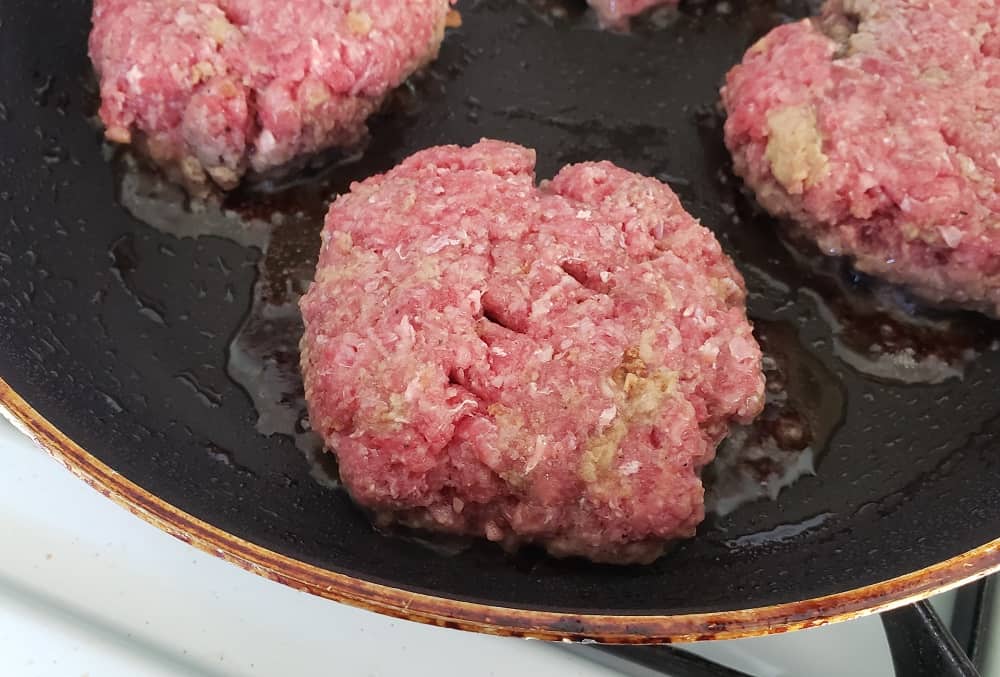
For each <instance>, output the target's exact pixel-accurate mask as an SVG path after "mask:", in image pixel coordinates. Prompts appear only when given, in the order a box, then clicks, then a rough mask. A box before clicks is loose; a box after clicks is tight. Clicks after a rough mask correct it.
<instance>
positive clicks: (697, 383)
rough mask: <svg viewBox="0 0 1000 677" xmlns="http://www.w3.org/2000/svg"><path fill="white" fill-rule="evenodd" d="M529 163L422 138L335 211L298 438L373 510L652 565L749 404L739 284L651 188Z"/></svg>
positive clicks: (654, 185)
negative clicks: (543, 179)
mask: <svg viewBox="0 0 1000 677" xmlns="http://www.w3.org/2000/svg"><path fill="white" fill-rule="evenodd" d="M534 164H535V157H534V152H533V151H531V150H528V149H526V148H522V147H520V146H516V145H513V144H509V143H502V142H499V141H482V142H480V143H478V144H476V145H475V146H472V147H471V148H459V147H456V146H443V147H438V148H431V149H429V150H425V151H422V152H420V153H417V154H416V155H414V156H412V157H410V158H409V159H408V160H406V161H404V162H403V163H402V164H400V165H399V166H398V167H396V168H395V169H393V170H392V171H390V172H388V173H387V174H385V175H382V176H376V177H373V178H370V179H368V180H366V181H364V182H362V183H358V184H355V185H354V186H352V188H351V192H350V193H348V194H346V195H343V196H341V197H340V198H338V199H337V201H336V202H335V203H334V204H333V206H332V207H331V208H330V212H329V214H328V216H327V219H326V226H325V229H324V231H323V249H322V252H321V254H320V260H319V266H318V269H317V272H316V280H315V283H314V284H313V286H312V287H311V289H310V290H309V292H308V293H307V294H306V296H305V297H304V298H303V300H302V304H301V305H302V314H303V317H304V319H305V326H306V331H305V336H304V338H303V339H302V372H303V375H304V377H305V386H306V399H307V401H308V403H309V411H310V419H311V422H312V426H313V428H314V429H315V430H316V431H318V432H319V433H320V434H321V435H322V436H323V438H324V440H325V441H326V442H327V444H328V446H329V448H331V449H332V450H333V451H334V452H335V453H336V454H337V457H338V459H339V462H340V473H341V477H342V479H343V482H344V485H345V486H346V487H347V489H348V491H350V493H351V495H352V496H353V497H354V499H355V500H356V501H357V502H358V503H359V504H361V505H362V506H364V507H366V508H369V509H371V510H372V511H374V513H375V515H376V516H377V518H378V519H379V520H382V521H399V522H402V523H404V524H408V525H411V526H417V527H424V528H429V529H435V530H441V531H446V532H453V533H461V534H473V535H480V536H485V537H486V538H488V539H490V540H492V541H499V542H502V543H503V544H505V545H507V546H516V545H518V544H521V543H525V542H532V543H539V544H541V545H543V546H544V547H546V548H547V549H548V550H549V551H550V552H552V553H553V554H556V555H583V556H585V557H590V558H591V559H594V560H599V561H608V562H644V561H649V560H651V559H653V558H655V557H656V556H657V555H658V554H659V553H660V552H661V551H662V548H663V543H664V541H665V540H668V539H673V538H679V537H687V536H691V535H692V534H693V533H694V531H695V527H696V526H697V524H698V523H699V522H700V521H701V520H702V518H703V516H704V510H703V505H702V486H701V482H700V480H699V470H700V469H701V467H702V466H703V465H705V464H706V463H708V462H709V461H710V460H712V458H713V456H714V453H715V446H716V444H717V443H718V442H719V440H720V439H721V438H722V437H723V436H724V435H725V434H726V431H727V426H728V424H729V422H730V421H731V420H736V421H741V422H745V421H749V420H750V419H752V418H753V417H754V416H755V415H756V414H757V413H758V412H759V410H760V408H761V404H762V392H763V376H762V372H761V354H760V349H759V348H758V346H757V343H756V342H755V341H754V338H753V336H752V334H751V327H750V324H749V323H748V322H747V318H746V313H745V308H744V287H743V281H742V278H741V277H740V275H739V273H738V272H737V271H736V269H735V268H734V267H733V265H732V263H731V262H730V260H729V259H728V258H727V257H726V255H725V254H724V253H723V252H722V250H721V249H720V248H719V244H718V242H716V240H715V238H714V237H713V236H712V234H711V233H710V232H709V231H708V230H706V229H705V228H703V227H702V226H700V225H699V224H698V223H697V221H695V220H694V219H693V218H692V217H691V216H689V215H688V214H687V213H686V212H685V211H684V209H683V208H682V207H681V204H680V202H679V201H678V199H677V196H676V195H674V193H673V192H672V191H671V190H670V188H668V187H667V186H665V185H664V184H662V183H660V182H658V181H656V180H654V179H650V178H645V177H642V176H639V175H636V174H633V173H630V172H627V171H625V170H623V169H619V168H618V167H615V166H614V165H612V164H609V163H607V162H600V163H585V164H579V165H573V166H569V167H566V168H565V169H563V170H562V171H561V172H560V173H559V175H558V176H556V178H555V179H553V180H552V181H551V182H547V183H544V184H542V186H540V187H536V186H535V184H534V174H533V172H534Z"/></svg>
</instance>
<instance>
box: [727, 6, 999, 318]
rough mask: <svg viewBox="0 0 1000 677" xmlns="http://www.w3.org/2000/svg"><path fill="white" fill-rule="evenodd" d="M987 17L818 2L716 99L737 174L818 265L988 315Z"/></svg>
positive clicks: (992, 153) (995, 145) (990, 107)
mask: <svg viewBox="0 0 1000 677" xmlns="http://www.w3.org/2000/svg"><path fill="white" fill-rule="evenodd" d="M998 86H1000V4H998V3H996V2H993V1H992V0H989V1H987V0H954V1H952V2H912V1H909V0H828V2H827V3H826V4H825V5H824V7H823V9H822V13H821V15H820V16H819V17H816V18H814V19H812V20H806V21H800V22H798V23H793V24H788V25H784V26H780V27H778V28H776V29H774V30H773V31H771V32H770V33H769V34H768V35H766V36H765V37H764V38H763V39H761V40H760V41H759V42H758V43H757V44H756V45H754V46H753V47H751V48H750V50H749V51H748V52H747V53H746V55H745V57H744V59H743V62H742V63H741V64H740V65H738V66H736V67H735V68H733V69H732V70H731V71H730V73H729V75H728V76H727V79H726V85H725V87H724V88H723V90H722V101H723V104H724V106H725V108H726V111H727V113H728V119H727V121H726V126H725V137H726V145H727V146H728V147H729V149H730V151H731V152H732V155H733V161H734V167H735V169H736V172H737V173H738V174H739V175H741V176H742V177H743V179H744V180H745V181H746V183H747V185H749V186H750V187H751V188H752V189H753V190H754V191H755V192H756V194H757V199H758V201H759V202H760V203H761V204H762V205H763V206H764V207H765V208H766V209H767V210H769V211H770V212H772V213H774V214H776V215H778V216H782V217H790V218H791V219H793V220H794V221H796V222H797V223H798V224H799V226H800V230H801V232H802V233H804V234H805V235H807V236H808V237H810V238H812V239H813V240H815V241H816V242H817V243H818V244H819V246H820V247H821V248H822V249H823V250H824V251H825V252H827V253H830V254H842V255H846V256H849V257H851V258H853V259H854V260H855V263H856V265H857V267H858V268H859V269H861V270H863V271H865V272H868V273H872V274H875V275H880V276H882V277H884V278H886V279H888V280H890V281H893V282H896V283H902V284H905V285H908V286H910V287H911V288H913V289H914V290H915V291H916V292H918V293H919V294H920V295H922V296H924V297H926V298H927V299H929V300H931V301H934V302H941V301H947V302H953V303H958V304H961V305H965V306H968V307H971V308H976V309H980V310H984V311H986V312H990V313H992V314H1000V227H998V226H1000V192H998V180H1000V150H998V149H1000V89H998Z"/></svg>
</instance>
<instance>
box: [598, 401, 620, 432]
mask: <svg viewBox="0 0 1000 677" xmlns="http://www.w3.org/2000/svg"><path fill="white" fill-rule="evenodd" d="M617 415H618V407H616V406H615V405H613V404H612V405H611V406H610V407H608V408H607V409H605V410H604V411H602V412H601V416H600V418H598V419H597V423H598V425H599V426H600V427H601V428H602V429H603V428H607V427H608V424H609V423H611V422H612V421H613V420H615V416H617Z"/></svg>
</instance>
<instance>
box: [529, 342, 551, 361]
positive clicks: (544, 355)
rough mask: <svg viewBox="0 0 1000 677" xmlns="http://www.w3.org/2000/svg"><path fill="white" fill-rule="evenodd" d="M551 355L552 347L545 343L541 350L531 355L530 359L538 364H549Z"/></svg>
mask: <svg viewBox="0 0 1000 677" xmlns="http://www.w3.org/2000/svg"><path fill="white" fill-rule="evenodd" d="M552 354H553V350H552V346H551V345H550V344H548V343H546V344H545V345H544V346H542V347H541V348H538V349H537V350H535V352H534V353H532V354H531V357H532V358H534V359H536V360H538V361H539V362H551V361H552Z"/></svg>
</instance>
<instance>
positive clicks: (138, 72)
mask: <svg viewBox="0 0 1000 677" xmlns="http://www.w3.org/2000/svg"><path fill="white" fill-rule="evenodd" d="M142 75H143V73H142V69H141V68H139V66H138V65H135V66H132V67H131V68H129V69H128V72H127V73H125V79H126V80H128V84H129V87H131V88H132V89H133V90H134V91H136V92H139V91H142V89H141V88H140V87H139V81H140V80H142Z"/></svg>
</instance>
